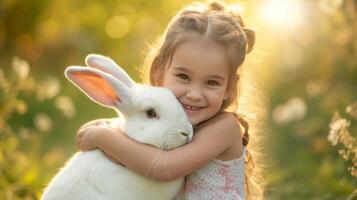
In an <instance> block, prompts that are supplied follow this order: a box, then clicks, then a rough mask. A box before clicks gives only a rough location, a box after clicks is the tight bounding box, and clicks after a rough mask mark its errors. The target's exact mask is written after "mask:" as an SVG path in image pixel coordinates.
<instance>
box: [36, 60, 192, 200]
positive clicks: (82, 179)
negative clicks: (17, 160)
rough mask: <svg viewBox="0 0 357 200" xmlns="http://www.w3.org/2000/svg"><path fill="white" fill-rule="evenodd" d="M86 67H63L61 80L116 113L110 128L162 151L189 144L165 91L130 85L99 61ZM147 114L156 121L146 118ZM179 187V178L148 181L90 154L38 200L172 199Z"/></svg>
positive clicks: (186, 128) (110, 64)
mask: <svg viewBox="0 0 357 200" xmlns="http://www.w3.org/2000/svg"><path fill="white" fill-rule="evenodd" d="M86 63H87V66H88V67H80V66H70V67H68V68H67V69H66V71H65V75H66V77H67V78H68V79H69V80H70V81H71V82H72V83H73V84H74V85H76V86H77V87H78V88H79V89H80V90H81V91H83V92H84V93H85V94H86V95H88V96H89V98H91V99H92V100H93V101H95V102H97V103H99V104H101V105H103V106H106V107H110V108H114V109H116V110H117V111H119V112H118V114H120V115H121V117H120V118H119V117H118V120H115V121H114V123H113V124H112V126H113V127H116V128H120V129H121V130H123V132H124V133H125V134H127V136H128V137H130V138H132V139H134V140H136V141H139V142H142V143H146V144H150V145H153V146H156V147H158V148H160V149H163V150H165V149H172V148H175V147H178V146H180V145H183V144H185V143H186V142H188V141H189V140H190V139H191V138H192V134H193V133H192V132H193V131H192V126H191V124H190V123H189V121H188V119H187V117H186V114H185V112H184V110H183V109H182V107H181V105H180V103H179V102H178V101H177V99H176V98H175V96H174V95H173V94H172V93H171V92H170V91H169V90H167V89H165V88H159V87H152V86H147V85H138V84H135V82H134V81H132V79H131V78H130V77H129V76H128V75H127V74H126V72H125V71H124V70H123V69H121V68H120V67H119V66H118V65H116V63H115V62H114V61H112V60H111V59H109V58H107V57H104V56H100V55H94V54H92V55H89V56H87V58H86ZM150 109H153V110H154V111H155V113H156V116H155V115H152V112H151V114H150V113H149V114H148V112H147V111H148V110H150ZM151 111H152V110H151ZM120 119H122V120H120ZM154 162H155V161H153V163H154ZM154 166H155V164H153V167H154ZM182 183H183V178H180V179H178V180H174V181H169V182H159V181H153V180H151V179H149V178H146V177H143V176H140V175H138V174H136V173H134V172H132V171H130V170H129V169H128V168H126V167H123V166H120V165H117V164H115V163H113V162H112V161H110V160H109V159H108V158H106V156H105V155H104V154H103V153H102V151H100V150H94V151H87V152H78V153H76V154H75V155H74V156H73V157H72V158H71V159H70V160H69V161H68V162H67V163H66V165H65V166H64V167H63V168H62V169H61V170H60V171H59V173H58V174H57V175H56V176H55V177H54V178H53V179H52V181H51V182H50V183H49V185H48V186H47V188H46V189H45V191H44V193H43V196H42V198H41V199H42V200H62V199H65V200H67V199H68V200H92V199H93V200H94V199H96V200H102V199H103V200H104V199H108V200H111V199H122V200H127V199H128V200H130V199H139V200H140V199H153V200H158V199H172V198H173V197H174V196H175V195H176V193H177V192H178V191H179V190H180V188H181V185H182Z"/></svg>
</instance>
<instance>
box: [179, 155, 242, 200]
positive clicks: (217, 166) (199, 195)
mask: <svg viewBox="0 0 357 200" xmlns="http://www.w3.org/2000/svg"><path fill="white" fill-rule="evenodd" d="M244 162H245V148H243V155H242V156H241V157H240V158H237V159H233V160H228V161H222V160H216V159H215V160H213V161H211V162H209V163H208V164H207V165H206V166H204V167H203V168H201V169H199V170H196V171H195V172H193V173H192V174H190V175H189V176H187V177H186V182H185V185H184V186H183V189H182V191H181V192H180V193H179V194H178V196H177V197H176V198H175V199H180V200H181V199H192V200H201V199H202V200H203V199H204V200H210V199H212V200H216V199H223V200H243V199H245V196H244V171H245V169H244Z"/></svg>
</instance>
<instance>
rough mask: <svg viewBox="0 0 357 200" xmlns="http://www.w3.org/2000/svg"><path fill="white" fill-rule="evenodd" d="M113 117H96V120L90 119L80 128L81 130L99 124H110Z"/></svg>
mask: <svg viewBox="0 0 357 200" xmlns="http://www.w3.org/2000/svg"><path fill="white" fill-rule="evenodd" d="M112 120H113V119H95V120H92V121H89V122H87V123H85V124H83V125H82V126H81V127H80V128H79V132H80V131H81V130H84V129H86V128H88V127H90V126H99V125H106V124H109V123H110V121H112Z"/></svg>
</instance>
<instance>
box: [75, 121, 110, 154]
mask: <svg viewBox="0 0 357 200" xmlns="http://www.w3.org/2000/svg"><path fill="white" fill-rule="evenodd" d="M108 129H109V128H108V127H106V126H105V125H99V126H88V127H86V128H82V129H79V131H78V133H77V136H76V146H77V147H78V148H79V149H80V150H81V151H90V150H94V149H96V148H97V146H96V140H97V139H98V138H97V137H98V135H99V134H105V131H108Z"/></svg>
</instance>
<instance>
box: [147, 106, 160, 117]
mask: <svg viewBox="0 0 357 200" xmlns="http://www.w3.org/2000/svg"><path fill="white" fill-rule="evenodd" d="M145 115H146V117H147V118H156V117H157V115H156V112H155V110H154V109H153V108H150V109H148V110H146V111H145Z"/></svg>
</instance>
